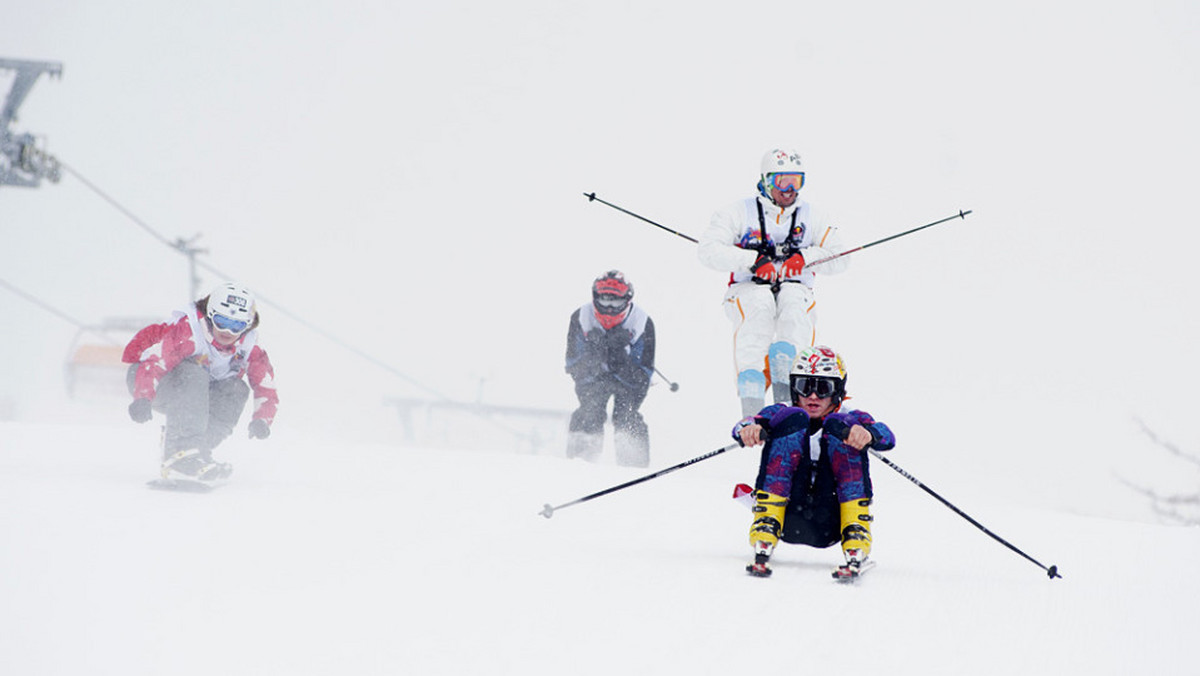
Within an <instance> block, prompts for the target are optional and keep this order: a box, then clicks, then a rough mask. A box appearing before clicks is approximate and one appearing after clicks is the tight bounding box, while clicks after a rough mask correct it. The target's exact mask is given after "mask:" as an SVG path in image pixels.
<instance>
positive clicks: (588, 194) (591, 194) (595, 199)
mask: <svg viewBox="0 0 1200 676" xmlns="http://www.w3.org/2000/svg"><path fill="white" fill-rule="evenodd" d="M583 196H584V197H586V198H588V201H589V202H599V203H601V204H604V205H606V206H610V207H612V208H614V209H616V210H617V211H620V212H621V213H624V214H629V215H630V216H633V217H634V218H638V219H641V220H643V221H646V222H647V223H649V224H650V225H653V226H654V227H656V228H662V229H663V230H666V231H667V232H669V233H671V234H672V235H679V236H680V237H682V238H684V239H686V240H687V241H689V242H692V243H693V244H699V243H700V242H699V241H698V240H696V239H693V238H691V237H688V236H687V235H685V234H683V233H682V232H676V231H674V230H672V229H670V228H668V227H667V226H665V225H661V224H658V223H655V222H654V221H652V220H650V219H649V218H646V217H645V216H639V215H637V214H635V213H633V212H632V211H629V210H628V209H622V208H621V207H619V206H617V205H615V204H613V203H611V202H605V201H604V200H602V199H600V198H599V197H596V193H594V192H585V193H583Z"/></svg>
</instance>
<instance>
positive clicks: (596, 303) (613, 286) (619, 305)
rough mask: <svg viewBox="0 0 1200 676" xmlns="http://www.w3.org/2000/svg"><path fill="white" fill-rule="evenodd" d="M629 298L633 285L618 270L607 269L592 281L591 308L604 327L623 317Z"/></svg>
mask: <svg viewBox="0 0 1200 676" xmlns="http://www.w3.org/2000/svg"><path fill="white" fill-rule="evenodd" d="M631 300H633V285H632V284H630V283H629V282H627V281H625V275H623V274H621V271H620V270H609V271H608V272H606V273H604V274H603V275H600V276H599V277H597V278H596V281H594V282H592V309H593V311H594V312H595V314H596V318H597V319H599V320H600V323H601V325H603V326H604V328H606V329H608V328H612V327H613V326H616V325H617V324H619V323H620V322H621V321H622V320H624V319H625V315H626V313H628V312H629V302H630V301H631Z"/></svg>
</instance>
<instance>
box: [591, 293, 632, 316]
mask: <svg viewBox="0 0 1200 676" xmlns="http://www.w3.org/2000/svg"><path fill="white" fill-rule="evenodd" d="M595 300H596V308H597V309H598V310H600V312H602V313H605V314H617V313H618V312H620V311H621V310H624V309H625V306H626V305H629V299H628V298H625V297H624V296H612V295H609V294H598V295H597V296H596V299H595Z"/></svg>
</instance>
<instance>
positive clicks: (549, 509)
mask: <svg viewBox="0 0 1200 676" xmlns="http://www.w3.org/2000/svg"><path fill="white" fill-rule="evenodd" d="M740 446H741V443H736V442H735V443H732V444H729V445H728V446H725V447H724V448H718V449H717V450H715V451H709V452H708V453H705V454H704V455H701V456H697V457H695V458H692V459H691V460H686V461H684V462H681V463H679V464H678V465H674V466H672V467H668V468H666V469H660V470H659V471H657V472H655V473H653V474H647V475H646V476H644V477H641V478H638V479H634V480H633V481H626V482H625V483H623V484H621V485H619V486H613V487H612V488H606V489H604V490H602V491H599V492H597V493H592V494H591V495H585V496H583V497H582V498H579V499H577V500H572V501H570V502H564V503H563V504H561V505H558V506H557V507H554V506H551V505H550V503H548V502H547V503H546V506H545V507H543V508H542V511H540V512H538V514H541V515H542V516H544V517H546V518H547V519H549V518H550V517H552V516H554V512H555V511H556V510H559V509H563V508H564V507H570V506H571V505H578V504H579V503H581V502H587V501H588V500H594V499H596V498H598V497H601V496H603V495H608V494H609V493H615V492H617V491H619V490H621V489H622V488H629V487H630V486H636V485H637V484H640V483H642V482H643V481H649V480H651V479H657V478H658V477H660V476H664V475H666V474H670V473H671V472H674V471H675V470H677V469H683V468H684V467H687V466H688V465H694V464H696V463H698V462H700V461H701V460H708V459H709V458H713V457H716V456H718V455H721V454H722V453H724V452H726V451H732V450H733V449H735V448H738V447H740Z"/></svg>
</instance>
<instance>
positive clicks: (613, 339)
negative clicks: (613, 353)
mask: <svg viewBox="0 0 1200 676" xmlns="http://www.w3.org/2000/svg"><path fill="white" fill-rule="evenodd" d="M630 338H633V334H632V333H630V332H629V329H623V328H620V327H616V326H614V327H613V328H611V329H609V330H608V333H606V334H604V342H606V343H608V344H609V345H610V346H612V345H616V346H618V347H625V346H626V345H628V344H629V339H630Z"/></svg>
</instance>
